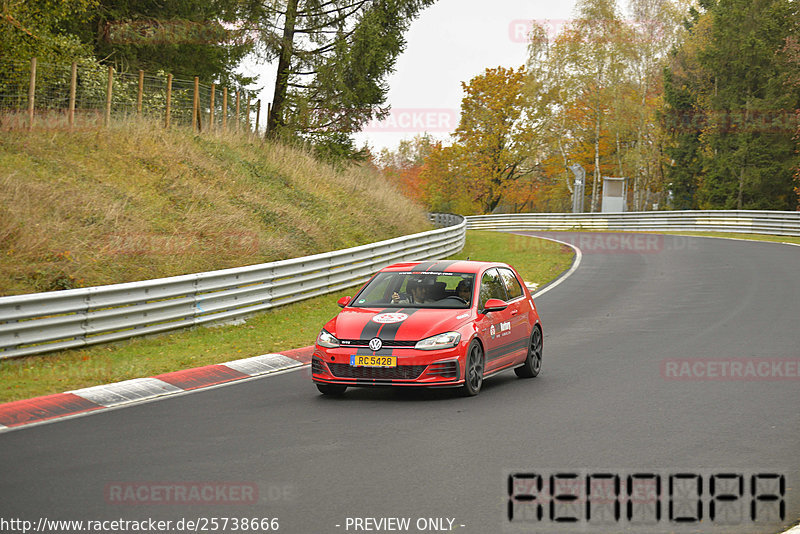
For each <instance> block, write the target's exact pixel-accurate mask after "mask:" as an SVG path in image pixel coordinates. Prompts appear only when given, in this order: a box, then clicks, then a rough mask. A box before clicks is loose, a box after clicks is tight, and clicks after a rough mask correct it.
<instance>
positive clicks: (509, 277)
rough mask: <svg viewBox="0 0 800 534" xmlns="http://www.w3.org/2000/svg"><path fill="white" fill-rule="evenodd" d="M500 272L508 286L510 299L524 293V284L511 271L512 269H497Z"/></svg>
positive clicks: (507, 290)
mask: <svg viewBox="0 0 800 534" xmlns="http://www.w3.org/2000/svg"><path fill="white" fill-rule="evenodd" d="M497 270H498V271H499V272H500V277H501V278H502V279H503V283H504V284H505V286H506V292H507V293H508V300H514V299H516V298H519V297H521V296H522V295H523V292H522V286H521V285H520V283H519V280H518V279H517V277H516V276H515V275H514V273H513V272H512V271H511V269H503V268H500V269H497Z"/></svg>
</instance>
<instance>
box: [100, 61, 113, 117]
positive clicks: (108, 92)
mask: <svg viewBox="0 0 800 534" xmlns="http://www.w3.org/2000/svg"><path fill="white" fill-rule="evenodd" d="M113 87H114V67H112V66H111V65H109V66H108V85H106V112H105V115H104V116H103V126H108V121H109V119H110V118H111V93H112V91H113Z"/></svg>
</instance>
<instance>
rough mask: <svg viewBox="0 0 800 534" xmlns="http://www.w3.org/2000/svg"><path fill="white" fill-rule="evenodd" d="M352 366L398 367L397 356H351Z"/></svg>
mask: <svg viewBox="0 0 800 534" xmlns="http://www.w3.org/2000/svg"><path fill="white" fill-rule="evenodd" d="M350 365H352V366H353V367H397V357H396V356H372V355H367V356H361V355H358V354H356V355H353V356H350Z"/></svg>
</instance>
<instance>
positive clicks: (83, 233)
mask: <svg viewBox="0 0 800 534" xmlns="http://www.w3.org/2000/svg"><path fill="white" fill-rule="evenodd" d="M429 228H430V226H429V225H428V223H427V221H426V218H425V214H424V211H423V209H422V208H421V207H420V206H418V205H416V204H414V203H413V202H412V201H410V200H408V199H406V198H405V197H403V196H402V195H400V194H399V193H398V192H397V191H396V190H395V189H394V187H393V186H391V185H389V184H388V183H386V182H385V181H384V180H383V179H382V178H381V177H380V176H379V175H378V173H377V172H374V171H373V170H371V169H369V168H355V169H350V170H347V171H341V172H340V171H337V170H336V169H335V168H333V167H331V166H328V165H325V164H321V163H319V162H318V161H316V160H314V159H313V158H312V157H310V156H309V155H307V154H306V153H304V152H302V151H299V150H296V149H292V148H289V147H286V146H283V145H279V144H274V143H265V142H263V141H260V140H254V141H248V140H246V139H245V138H243V137H241V136H208V135H202V136H195V135H192V134H191V133H189V132H188V131H184V130H173V131H169V132H168V131H165V130H163V128H160V127H158V126H154V125H147V124H141V125H138V126H130V125H125V126H115V127H112V128H110V129H108V130H96V131H78V132H73V133H68V132H63V131H34V132H32V133H28V132H23V131H12V132H0V295H11V294H19V293H29V292H37V291H51V290H56V289H66V288H72V287H82V286H93V285H100V284H109V283H116V282H127V281H133V280H142V279H147V278H156V277H163V276H172V275H177V274H185V273H193V272H200V271H208V270H213V269H221V268H227V267H238V266H242V265H249V264H254V263H262V262H268V261H274V260H279V259H285V258H291V257H297V256H303V255H307V254H313V253H317V252H325V251H330V250H336V249H341V248H346V247H351V246H355V245H360V244H365V243H370V242H373V241H379V240H382V239H388V238H390V237H395V236H399V235H405V234H410V233H415V232H420V231H423V230H426V229H429Z"/></svg>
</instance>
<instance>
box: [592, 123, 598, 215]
mask: <svg viewBox="0 0 800 534" xmlns="http://www.w3.org/2000/svg"><path fill="white" fill-rule="evenodd" d="M599 181H600V110H599V109H598V110H597V116H596V119H595V125H594V180H593V183H592V213H595V212H597V183H598V182H599Z"/></svg>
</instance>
